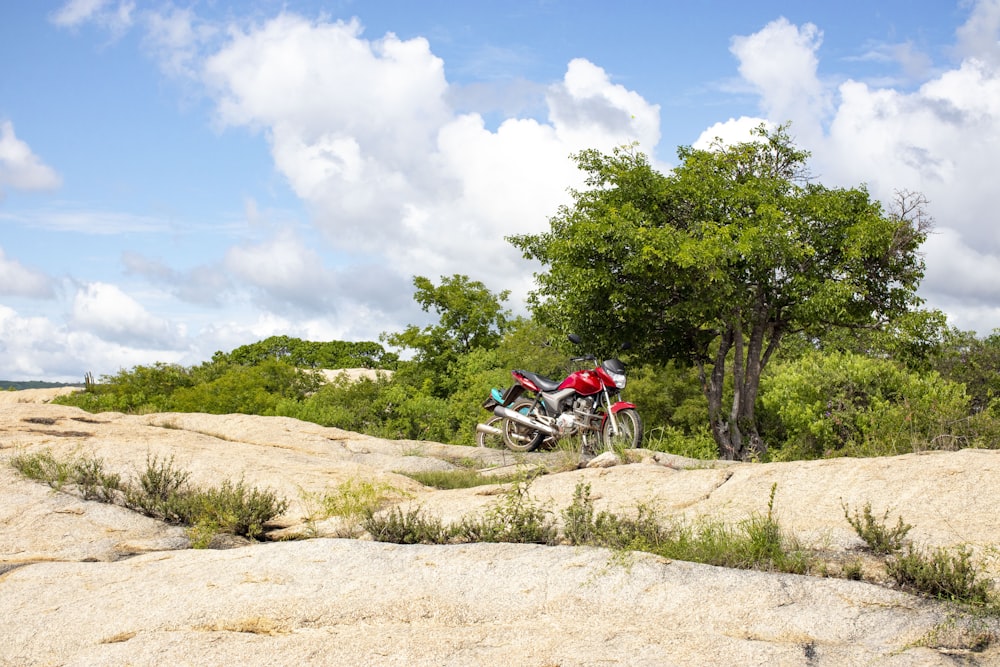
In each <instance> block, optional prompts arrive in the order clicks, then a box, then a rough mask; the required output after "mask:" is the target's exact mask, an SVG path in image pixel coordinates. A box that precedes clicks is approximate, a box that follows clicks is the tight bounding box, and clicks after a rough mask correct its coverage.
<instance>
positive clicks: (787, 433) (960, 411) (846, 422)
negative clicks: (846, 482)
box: [760, 352, 969, 460]
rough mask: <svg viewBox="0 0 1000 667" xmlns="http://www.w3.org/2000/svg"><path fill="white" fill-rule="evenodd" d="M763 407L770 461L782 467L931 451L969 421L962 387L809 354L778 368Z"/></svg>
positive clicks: (883, 364) (932, 376)
mask: <svg viewBox="0 0 1000 667" xmlns="http://www.w3.org/2000/svg"><path fill="white" fill-rule="evenodd" d="M760 400H761V407H762V409H761V415H760V417H761V422H762V423H765V424H770V432H769V433H768V434H766V435H767V437H769V438H770V440H771V441H772V444H771V452H772V455H773V456H774V458H776V459H781V460H791V459H798V458H807V459H808V458H819V457H824V456H835V455H849V456H882V455H894V454H902V453H906V452H911V451H915V450H920V449H927V448H931V447H935V446H938V444H940V443H942V442H943V441H942V440H941V438H940V437H939V436H941V435H942V434H948V433H950V432H951V431H952V430H953V429H954V428H955V427H956V425H958V424H960V423H962V421H963V420H964V419H965V418H966V417H967V416H968V414H969V398H968V396H966V393H965V389H964V387H963V386H962V385H961V384H958V383H955V382H950V381H947V380H944V379H942V378H941V377H940V376H939V375H937V374H936V373H927V374H923V375H921V374H917V373H912V372H909V371H907V370H905V369H904V368H903V367H902V366H900V365H898V364H896V363H894V362H893V361H890V360H888V359H874V358H869V357H864V356H861V355H856V354H851V353H846V352H832V353H822V352H812V353H809V354H805V355H803V356H802V357H800V358H798V359H795V360H793V361H790V362H786V363H784V364H781V365H780V366H777V367H775V368H774V369H773V370H772V372H771V373H770V374H769V375H768V376H766V377H765V378H764V379H763V380H762V382H761V392H760ZM779 437H780V439H781V440H784V442H783V443H782V442H778V439H779Z"/></svg>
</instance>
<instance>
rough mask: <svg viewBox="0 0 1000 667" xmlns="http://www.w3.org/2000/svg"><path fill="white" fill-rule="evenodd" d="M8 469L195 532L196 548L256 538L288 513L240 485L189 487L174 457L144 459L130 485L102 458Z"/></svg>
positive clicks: (42, 461)
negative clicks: (221, 536) (219, 538)
mask: <svg viewBox="0 0 1000 667" xmlns="http://www.w3.org/2000/svg"><path fill="white" fill-rule="evenodd" d="M11 464H12V465H13V466H14V468H15V469H17V470H18V471H19V472H20V473H21V474H22V475H24V476H26V477H28V478H29V479H34V480H36V481H41V482H45V483H47V484H49V485H50V486H52V487H54V488H57V489H63V487H66V486H69V485H71V484H72V485H75V486H76V489H77V491H78V492H79V493H80V495H81V496H83V498H84V499H87V500H98V501H100V502H105V503H111V504H117V503H120V504H122V505H123V506H125V507H127V508H129V509H132V510H135V511H137V512H141V513H142V514H145V515H146V516H149V517H152V518H156V519H161V520H163V521H166V522H168V523H176V524H182V525H187V526H191V527H194V528H195V529H196V530H195V532H196V533H197V535H198V536H199V537H198V538H197V539H195V540H193V542H194V545H195V546H204V545H205V544H207V543H208V541H209V540H210V538H211V535H212V534H214V533H217V532H225V533H233V534H235V535H240V536H243V537H247V538H249V539H257V538H259V537H260V536H261V535H262V534H263V531H264V525H265V524H266V523H267V522H268V521H270V520H271V519H273V518H274V517H276V516H278V515H280V514H282V513H283V512H285V510H287V509H288V502H287V501H286V500H283V499H280V498H278V497H277V495H276V494H275V493H273V492H272V491H269V490H261V489H257V488H252V489H251V488H248V487H247V486H246V485H245V484H244V483H243V480H240V481H239V482H236V483H233V482H230V481H224V482H223V483H222V485H221V486H219V487H210V488H208V489H200V488H193V487H191V486H190V485H189V484H188V478H189V477H190V473H188V472H186V471H184V470H180V469H178V468H177V467H176V466H175V465H174V460H173V457H170V458H164V459H161V458H159V457H157V456H149V457H147V458H146V468H145V470H143V471H142V472H141V473H140V474H139V475H138V478H137V479H136V481H135V482H133V483H128V482H123V481H122V480H121V477H120V475H118V474H117V473H110V472H107V471H106V470H104V463H103V461H102V460H101V459H98V458H91V459H77V460H72V459H71V460H58V459H56V458H55V457H53V456H52V454H51V453H50V452H39V453H36V454H21V455H18V456H15V457H13V458H12V459H11Z"/></svg>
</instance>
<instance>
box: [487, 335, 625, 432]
mask: <svg viewBox="0 0 1000 667" xmlns="http://www.w3.org/2000/svg"><path fill="white" fill-rule="evenodd" d="M569 340H570V341H571V342H572V343H574V344H577V345H578V344H580V342H581V341H580V337H579V336H577V335H576V334H570V335H569ZM572 361H573V362H574V363H579V362H588V365H589V364H591V363H592V364H594V367H593V368H585V369H581V370H577V371H574V372H572V373H570V374H569V375H568V376H566V378H564V379H562V380H552V379H550V378H547V377H545V376H543V375H539V374H538V373H532V372H531V371H525V370H513V371H511V375H512V376H513V377H514V383H515V384H514V386H513V387H512V388H511V389H510V390H508V392H507V393H509V394H512V396H511V397H510V399H509V400H510V404H505V403H503V402H501V401H498V402H497V404H496V405H494V406H492V409H493V414H494V417H499V418H501V421H500V424H499V426H493V428H498V430H500V432H501V435H502V437H503V441H504V443H505V444H506V446H507V448H508V449H512V450H514V451H518V452H528V451H531V450H533V449H536V448H537V447H538V446H539V445H541V444H542V443H543V442H547V443H549V444H555V442H557V441H558V440H560V439H562V438H566V437H570V436H579V437H580V438H581V439H582V441H583V446H584V448H585V449H588V450H590V451H593V450H594V449H595V448H599V449H603V450H604V451H613V450H616V449H619V448H637V447H639V446H640V445H641V443H642V418H641V417H640V416H639V411H638V410H637V409H636V406H635V405H634V404H633V403H626V402H624V401H622V400H621V391H622V390H623V389H624V388H625V383H626V376H625V365H624V364H623V363H622V362H621V361H620V360H618V359H605V360H604V361H603V362H601V363H600V364H598V363H597V357H595V356H594V355H591V354H588V355H584V356H582V357H575V358H573V359H572ZM518 387H519V388H521V390H522V393H526V396H525V397H522V396H521V394H520V393H517V392H516V389H515V388H518ZM503 398H507V396H506V395H505V396H504V397H503ZM529 402H530V404H529ZM484 407H485V406H484ZM494 424H495V422H494ZM477 430H478V429H477ZM595 446H596V447H595Z"/></svg>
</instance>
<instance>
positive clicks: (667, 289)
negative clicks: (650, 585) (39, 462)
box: [57, 127, 1000, 464]
mask: <svg viewBox="0 0 1000 667" xmlns="http://www.w3.org/2000/svg"><path fill="white" fill-rule="evenodd" d="M679 155H680V159H681V163H680V164H679V165H678V167H677V169H675V170H674V171H673V172H672V173H671V174H669V175H665V174H660V173H658V172H656V171H655V170H654V169H653V167H652V165H651V163H650V161H649V159H648V158H647V157H646V156H644V155H642V154H640V153H638V152H637V151H636V150H635V148H634V147H626V148H621V149H619V150H616V151H614V152H613V153H612V154H610V155H604V154H601V153H599V152H596V151H583V152H581V153H580V154H579V155H577V156H576V161H577V164H578V165H579V167H580V169H581V170H582V171H583V172H584V173H585V175H586V177H587V181H586V185H587V187H586V189H584V190H581V191H578V192H574V193H573V202H572V204H571V205H570V206H568V207H565V208H562V209H560V210H558V211H557V212H556V213H555V215H553V216H552V218H551V219H550V229H549V231H547V232H545V233H542V234H538V235H528V236H521V237H516V238H512V239H511V242H512V243H513V244H514V245H516V246H517V247H519V248H520V249H521V250H522V251H523V253H524V254H525V255H526V256H528V257H529V258H533V259H536V260H539V261H540V262H541V263H542V265H543V267H544V269H545V271H544V272H543V273H541V274H540V275H539V276H538V280H539V285H540V288H539V290H538V291H537V293H535V294H533V295H531V297H530V305H531V314H530V316H527V317H512V316H511V314H510V312H509V311H508V310H507V309H506V308H505V306H504V304H505V302H506V300H507V298H508V297H509V294H508V293H507V292H505V291H501V292H492V291H491V290H490V289H489V288H488V287H487V286H486V285H485V284H484V283H482V282H480V281H476V280H471V279H470V278H469V277H468V276H464V275H458V274H456V275H452V276H441V277H440V279H439V280H438V281H437V282H434V281H432V280H431V279H430V278H427V277H425V276H414V278H413V285H414V295H413V297H414V300H415V301H416V302H417V303H418V304H419V305H420V306H421V308H423V310H425V311H427V312H428V313H431V314H433V315H434V316H436V317H437V321H436V322H433V323H431V324H428V325H425V326H417V325H410V326H407V327H405V328H404V329H403V330H402V331H399V332H383V333H382V334H381V336H380V341H381V343H376V342H371V341H362V342H345V341H326V342H313V341H302V340H299V339H296V338H291V337H288V336H272V337H270V338H267V339H265V340H262V341H260V342H257V343H252V344H249V345H244V346H242V347H238V348H236V349H235V350H232V351H231V352H222V351H219V352H216V353H215V354H214V355H213V356H212V359H211V360H210V361H208V362H205V363H203V364H201V365H198V366H194V367H190V368H185V367H181V366H178V365H175V364H165V363H157V364H153V365H149V366H136V367H134V368H132V369H127V370H126V369H122V370H120V371H119V372H118V373H115V374H112V375H107V376H103V377H101V378H100V380H99V381H96V382H95V381H93V378H91V377H90V376H89V375H88V378H87V381H86V383H85V388H84V390H83V391H81V392H77V393H75V394H72V395H70V396H66V397H61V398H59V399H57V402H59V403H64V404H70V405H76V406H79V407H81V408H84V409H86V410H90V411H93V412H101V411H117V412H125V413H131V414H141V413H149V412H169V411H176V412H207V413H214V414H224V413H245V414H258V415H272V416H286V417H294V418H297V419H302V420H306V421H311V422H315V423H317V424H320V425H323V426H335V427H338V428H343V429H347V430H352V431H357V432H361V433H365V434H369V435H375V436H379V437H385V438H392V439H409V440H431V441H437V442H445V443H451V444H461V445H472V444H474V443H475V424H476V422H477V421H480V420H482V419H485V418H487V417H488V415H487V414H486V413H485V412H484V411H483V410H482V407H481V404H482V402H483V400H484V398H485V397H486V396H488V394H489V391H490V389H491V388H493V387H507V386H509V385H510V383H511V377H510V370H511V369H513V368H523V369H530V370H533V371H536V372H538V373H541V374H543V375H548V376H549V377H563V376H565V375H566V374H567V372H569V371H570V370H571V364H570V363H569V359H570V358H571V357H572V356H575V355H577V354H580V353H581V352H584V351H585V352H594V353H596V354H599V355H602V356H603V355H609V356H611V355H614V356H619V357H621V358H622V359H623V361H624V362H625V363H626V365H627V367H628V376H629V381H628V386H627V387H626V390H625V394H624V396H623V398H624V400H626V401H630V402H633V403H635V404H636V405H638V407H639V413H640V415H641V417H642V420H643V423H644V425H645V433H646V435H645V439H644V442H643V446H644V447H647V448H650V449H656V450H660V451H666V452H670V453H674V454H679V455H683V456H688V457H694V458H706V459H712V458H717V457H720V456H721V457H723V458H734V459H743V460H753V461H788V460H796V459H811V458H821V457H829V456H886V455H895V454H903V453H907V452H914V451H925V450H929V449H958V448H963V447H989V448H993V447H998V446H1000V393H998V391H997V389H996V387H1000V329H998V330H997V331H996V332H994V333H993V334H992V335H989V336H986V337H983V338H980V337H978V336H977V335H976V334H974V333H972V332H966V331H960V330H956V329H949V328H948V326H947V322H946V318H945V316H944V315H943V314H942V313H940V312H938V311H925V310H921V309H920V308H919V303H918V301H917V299H916V298H915V296H914V295H915V290H916V288H917V286H918V283H919V280H920V278H921V277H922V274H923V263H922V259H921V256H920V255H919V253H918V252H917V249H918V247H919V245H920V243H921V241H922V240H923V239H924V237H925V236H926V234H927V231H928V229H929V228H930V218H929V217H928V215H927V213H926V210H925V209H926V206H927V202H926V201H925V200H924V198H923V197H922V196H921V195H920V194H918V193H908V192H903V193H899V194H898V196H897V198H896V200H895V201H894V202H893V203H892V204H891V205H890V206H888V207H887V208H885V209H884V208H883V206H882V205H881V204H880V203H879V202H876V201H873V200H872V199H871V197H870V196H869V194H868V192H867V191H866V190H865V189H864V188H863V187H856V188H850V189H840V188H833V189H832V188H827V187H824V186H822V185H820V184H817V183H813V182H810V181H809V179H808V178H806V175H807V170H808V165H807V158H808V155H807V153H806V152H804V151H802V150H801V149H799V148H798V147H796V146H795V144H794V142H793V141H792V139H791V137H790V136H789V134H788V128H787V127H779V128H776V129H774V130H771V131H767V130H765V129H763V128H761V129H759V131H758V132H757V135H756V136H755V137H754V141H751V142H747V143H742V144H737V145H734V146H721V145H717V146H714V147H712V148H711V149H709V150H695V149H692V148H690V147H682V148H681V149H680V151H679ZM595 257H601V258H602V260H601V261H600V262H595V261H593V258H595ZM571 331H572V332H576V333H579V334H581V335H582V336H583V339H584V340H585V341H586V350H579V349H571V348H570V347H569V346H568V344H567V343H566V334H567V333H569V332H571ZM624 342H628V343H630V344H631V348H630V349H629V350H628V351H623V350H622V349H621V344H622V343H624ZM383 343H384V344H387V345H389V346H392V347H394V348H397V349H398V350H400V351H401V352H405V353H406V354H405V355H404V356H406V357H407V358H405V359H403V358H400V356H399V354H397V353H396V352H392V351H388V350H386V349H385V348H384V347H383V345H382V344H383ZM357 367H363V368H370V369H376V370H385V371H391V373H389V372H386V373H384V374H380V375H378V376H377V377H375V378H368V379H362V380H359V381H356V382H354V381H350V380H348V379H346V378H342V379H339V380H335V381H333V382H326V381H325V378H324V377H323V376H322V375H321V374H320V373H317V372H316V371H319V370H331V369H338V368H357ZM576 462H578V459H577V460H575V461H574V464H575V463H576Z"/></svg>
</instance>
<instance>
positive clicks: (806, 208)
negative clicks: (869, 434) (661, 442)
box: [511, 125, 929, 459]
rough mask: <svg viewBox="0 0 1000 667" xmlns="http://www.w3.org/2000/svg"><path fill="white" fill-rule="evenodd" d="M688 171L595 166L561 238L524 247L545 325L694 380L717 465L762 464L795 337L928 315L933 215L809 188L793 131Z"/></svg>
mask: <svg viewBox="0 0 1000 667" xmlns="http://www.w3.org/2000/svg"><path fill="white" fill-rule="evenodd" d="M678 158H679V160H680V163H679V164H678V165H677V166H676V167H675V168H674V169H673V171H672V172H671V173H670V174H669V175H665V174H661V173H659V172H657V171H656V170H655V169H653V167H652V166H651V165H650V162H649V160H648V158H647V157H646V156H645V155H642V154H641V153H638V152H636V150H635V149H634V147H627V148H623V149H618V150H615V151H614V152H613V153H612V154H611V155H605V154H602V153H600V152H599V151H596V150H585V151H582V152H581V153H579V154H578V155H577V156H576V161H577V165H578V166H579V168H580V169H581V171H583V172H584V173H585V174H586V177H587V180H586V185H587V189H585V190H581V191H574V192H573V203H572V204H571V205H570V206H566V207H563V208H562V209H560V211H559V212H558V213H557V214H556V215H555V216H554V217H552V218H551V220H550V230H549V231H548V232H545V233H542V234H535V235H524V236H517V237H512V238H511V241H512V242H513V243H514V244H515V245H516V246H518V247H519V248H520V249H521V250H522V251H523V252H524V255H525V257H527V258H529V259H535V260H538V261H540V262H541V263H542V264H543V265H544V266H545V267H546V271H545V272H544V273H541V274H540V275H538V281H539V285H540V287H539V289H538V291H537V292H536V293H534V295H533V297H534V302H533V303H534V306H535V313H536V315H537V316H538V317H539V318H540V319H541V321H542V322H544V323H546V324H548V325H549V326H552V327H556V328H572V329H574V330H576V331H577V333H579V334H581V335H583V336H584V337H585V338H586V339H588V340H594V341H600V343H601V348H602V350H604V351H610V350H613V349H615V346H617V345H618V344H619V343H620V342H621V341H622V340H631V341H632V343H633V345H634V346H635V349H636V350H637V351H639V352H640V353H641V354H642V355H643V356H644V358H645V359H647V360H648V361H650V362H653V363H659V364H664V363H667V362H668V361H671V360H677V361H682V362H685V363H690V364H693V365H695V366H696V367H697V368H698V372H699V378H700V384H701V387H702V390H703V392H704V394H705V398H706V400H707V402H708V422H709V425H710V427H711V431H712V434H713V437H714V438H715V440H716V443H717V445H718V449H719V454H720V455H721V456H722V457H723V458H727V459H748V458H751V457H759V456H761V455H763V454H764V453H765V452H766V450H767V448H768V443H766V442H765V441H764V439H763V438H762V437H761V435H760V433H759V432H758V424H757V419H756V415H755V410H756V407H757V399H758V387H759V383H760V380H761V377H762V374H763V373H764V371H765V369H766V367H767V365H768V363H769V362H770V360H771V359H772V358H773V356H774V355H775V353H776V352H777V351H778V350H779V349H780V346H781V343H782V340H783V338H784V337H785V336H786V335H789V334H792V333H796V332H805V333H807V334H809V335H819V336H822V335H824V334H825V333H826V332H828V331H829V330H830V329H837V328H866V327H872V326H876V325H878V324H880V323H883V322H886V321H891V320H893V319H894V318H896V317H899V316H901V315H902V314H904V313H906V312H907V311H908V310H909V309H910V308H911V307H912V306H913V305H915V304H916V303H917V299H916V297H915V290H916V288H917V286H918V284H919V282H920V279H921V278H922V277H923V260H922V259H921V256H920V254H919V253H918V252H917V251H918V248H919V246H920V244H921V243H922V242H923V240H924V238H925V236H926V233H927V230H928V226H929V219H928V218H927V217H926V215H925V214H924V211H923V208H924V204H925V200H924V199H923V197H922V196H920V195H915V194H911V193H901V194H900V195H899V197H898V200H897V202H896V206H895V207H894V209H893V210H891V211H884V210H883V209H882V206H881V205H880V204H879V202H877V201H873V200H872V198H871V197H870V195H869V193H868V191H867V190H866V189H865V188H864V187H863V186H860V187H855V188H850V189H843V188H827V187H824V186H823V185H820V184H818V183H815V182H811V181H810V180H809V178H808V169H807V158H808V153H806V152H805V151H803V150H801V149H800V148H798V147H796V146H795V145H794V142H793V141H792V138H791V137H790V136H789V134H788V128H787V126H786V127H778V128H776V129H774V130H768V129H766V128H765V127H764V126H763V125H762V126H761V127H760V128H758V129H757V131H756V133H755V136H754V137H753V139H752V140H751V141H747V142H744V143H739V144H735V145H724V144H722V143H721V142H717V143H716V144H715V145H713V146H711V147H710V148H709V149H705V150H701V149H694V148H691V147H682V148H680V149H679V150H678ZM595 257H600V258H601V261H600V262H594V261H593V258H595ZM610 313H613V316H609V314H610ZM727 382H729V383H731V385H730V386H731V387H732V389H730V390H729V392H728V396H727V388H726V383H727ZM727 404H728V407H726V405H727Z"/></svg>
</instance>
